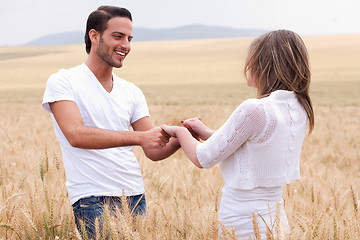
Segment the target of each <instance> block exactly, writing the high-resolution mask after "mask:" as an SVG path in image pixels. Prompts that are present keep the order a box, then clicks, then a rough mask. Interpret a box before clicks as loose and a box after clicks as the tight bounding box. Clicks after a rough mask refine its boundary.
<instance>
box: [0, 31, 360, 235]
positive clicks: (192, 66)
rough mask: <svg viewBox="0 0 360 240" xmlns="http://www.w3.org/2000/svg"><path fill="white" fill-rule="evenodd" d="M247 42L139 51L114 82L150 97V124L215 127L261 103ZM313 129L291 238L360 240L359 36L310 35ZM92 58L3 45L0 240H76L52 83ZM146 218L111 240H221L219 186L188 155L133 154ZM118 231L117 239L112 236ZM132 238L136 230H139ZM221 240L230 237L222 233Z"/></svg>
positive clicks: (119, 224)
mask: <svg viewBox="0 0 360 240" xmlns="http://www.w3.org/2000/svg"><path fill="white" fill-rule="evenodd" d="M251 40H252V39H251V38H240V39H216V40H193V41H163V42H161V41H159V42H134V43H133V44H132V47H133V49H132V53H131V54H130V55H129V56H128V58H127V59H126V60H125V64H124V67H123V68H121V69H116V70H115V72H116V74H117V75H118V76H120V77H123V78H125V79H127V80H128V81H131V82H134V83H135V84H137V85H138V86H139V87H140V88H141V89H142V90H143V92H144V94H145V96H146V98H147V101H148V104H149V108H150V114H151V118H152V121H153V123H154V124H155V125H160V124H163V123H172V124H179V122H180V121H181V120H183V119H186V118H189V117H193V116H201V117H202V119H203V121H204V122H205V123H206V124H207V125H208V126H210V127H212V128H215V129H216V128H218V127H219V126H220V125H221V124H222V123H223V122H224V121H225V120H226V118H227V117H228V116H229V115H230V114H231V113H232V111H233V110H234V109H235V108H236V106H237V105H238V104H240V103H241V102H242V101H243V100H245V99H247V98H250V97H255V91H254V90H253V89H250V88H248V87H247V86H246V84H245V79H244V77H243V74H242V68H243V64H244V59H245V56H246V51H247V47H248V45H249V44H250V42H251ZM304 41H305V43H306V45H307V47H308V50H309V54H310V60H311V68H312V84H311V97H312V100H313V104H314V110H315V129H314V132H313V133H312V134H311V135H310V136H307V137H306V139H305V142H304V145H303V151H302V155H301V180H299V181H295V182H293V183H291V184H289V185H287V186H285V187H284V193H283V198H284V201H285V211H286V212H287V216H288V220H289V224H290V227H291V233H290V235H288V236H286V237H285V236H282V235H280V237H284V238H285V239H360V213H359V211H360V185H359V182H360V148H359V144H360V120H359V119H360V44H359V43H360V35H343V36H311V37H310V36H308V37H304ZM85 59H86V54H85V50H84V46H82V45H71V46H46V47H0V139H1V142H0V188H1V191H0V239H79V235H78V234H77V231H76V227H75V224H74V219H73V215H72V209H71V206H70V204H69V200H68V198H67V192H66V189H65V181H66V179H65V173H64V168H63V165H62V160H61V152H60V148H59V144H58V142H57V139H56V137H55V134H54V131H53V127H52V123H51V119H50V115H49V114H48V113H47V112H45V111H44V110H42V109H41V107H40V104H41V100H42V94H43V91H44V87H45V84H46V80H47V78H48V77H49V75H50V74H52V73H54V72H56V71H58V70H59V69H60V68H69V67H72V66H75V65H78V64H80V63H82V62H83V61H84V60H85ZM135 153H136V155H137V156H138V159H139V162H140V164H141V167H142V172H143V176H144V182H145V189H146V197H147V202H148V210H147V215H146V217H145V218H142V219H137V221H135V222H133V221H132V220H130V219H129V216H128V215H127V214H126V213H125V214H124V215H123V216H121V217H119V218H118V219H110V220H111V221H109V222H108V223H107V225H106V226H107V229H109V231H110V232H111V236H113V238H114V239H216V238H217V234H218V232H217V231H218V230H217V229H218V222H217V210H218V206H219V200H220V198H221V188H222V186H223V179H222V177H221V174H220V171H219V167H218V166H216V167H214V168H213V169H208V170H204V169H197V168H196V167H194V166H193V165H192V163H190V161H189V160H187V159H186V157H185V155H184V154H183V152H182V151H181V150H179V151H178V152H177V153H176V154H174V155H173V156H171V157H169V158H168V159H166V160H164V161H160V162H152V161H150V160H148V159H147V158H146V157H145V156H144V154H143V153H142V151H141V149H140V148H138V147H135ZM116 229H117V230H116ZM134 229H136V230H135V231H134ZM224 231H225V238H226V239H234V236H233V233H232V231H231V229H224Z"/></svg>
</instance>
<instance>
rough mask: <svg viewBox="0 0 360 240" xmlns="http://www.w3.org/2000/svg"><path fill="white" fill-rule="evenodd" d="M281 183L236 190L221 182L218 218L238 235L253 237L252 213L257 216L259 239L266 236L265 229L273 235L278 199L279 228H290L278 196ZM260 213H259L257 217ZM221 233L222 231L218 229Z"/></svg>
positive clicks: (280, 192) (285, 230)
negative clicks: (274, 185)
mask: <svg viewBox="0 0 360 240" xmlns="http://www.w3.org/2000/svg"><path fill="white" fill-rule="evenodd" d="M281 194H282V186H279V187H271V188H255V189H251V190H238V189H232V188H230V187H228V186H226V185H225V186H224V188H223V189H222V198H221V202H220V208H219V221H220V222H221V223H222V224H223V225H225V226H226V227H227V229H228V230H230V232H231V230H232V229H234V230H235V234H236V237H237V239H249V237H250V236H251V239H256V238H255V234H254V226H253V225H254V224H253V213H254V214H255V216H256V220H257V224H258V227H259V232H260V234H261V239H266V233H267V231H268V229H270V230H271V231H272V233H273V234H274V236H275V235H276V233H275V226H276V224H277V223H276V208H277V203H279V207H280V208H279V210H280V224H278V226H281V228H280V229H281V230H282V232H288V231H289V225H288V221H287V218H286V214H285V211H284V206H283V199H282V197H281ZM260 216H261V217H260ZM219 232H220V235H221V234H222V235H223V236H225V232H224V231H222V229H221V227H220V229H219Z"/></svg>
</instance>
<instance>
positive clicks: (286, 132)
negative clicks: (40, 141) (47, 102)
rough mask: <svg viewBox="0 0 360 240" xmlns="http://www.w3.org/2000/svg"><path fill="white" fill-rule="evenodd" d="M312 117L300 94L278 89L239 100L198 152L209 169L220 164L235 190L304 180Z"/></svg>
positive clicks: (223, 174)
mask: <svg viewBox="0 0 360 240" xmlns="http://www.w3.org/2000/svg"><path fill="white" fill-rule="evenodd" d="M307 122H308V120H307V115H306V111H305V110H304V108H303V107H302V105H301V104H300V103H299V101H298V100H297V98H296V96H295V94H294V93H293V92H290V91H284V90H278V91H275V92H273V93H271V95H270V96H268V97H265V98H262V99H249V100H246V101H244V102H243V103H242V104H240V105H239V106H238V107H237V108H236V110H235V111H234V112H233V113H232V115H231V116H230V117H229V119H228V120H227V121H226V122H225V123H224V125H222V126H221V127H220V128H219V129H218V130H217V131H216V132H215V133H214V134H213V135H212V136H211V137H210V138H209V139H207V140H206V141H205V142H202V143H200V144H198V146H197V148H196V154H197V157H198V160H199V162H200V164H201V166H203V167H204V168H211V167H213V166H214V165H216V164H217V163H221V165H220V166H221V173H222V176H223V178H224V181H225V184H227V185H228V186H230V187H231V188H234V189H253V188H255V187H275V186H282V185H284V184H288V183H289V182H290V181H293V180H296V179H299V178H300V169H299V160H300V152H301V147H302V143H303V141H304V138H305V135H306V130H307Z"/></svg>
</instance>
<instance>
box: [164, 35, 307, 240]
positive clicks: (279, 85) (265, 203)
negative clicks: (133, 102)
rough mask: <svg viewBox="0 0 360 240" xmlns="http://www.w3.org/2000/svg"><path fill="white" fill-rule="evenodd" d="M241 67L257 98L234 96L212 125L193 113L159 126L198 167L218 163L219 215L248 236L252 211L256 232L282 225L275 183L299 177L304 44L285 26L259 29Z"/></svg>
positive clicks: (242, 235)
mask: <svg viewBox="0 0 360 240" xmlns="http://www.w3.org/2000/svg"><path fill="white" fill-rule="evenodd" d="M244 73H245V77H246V79H247V84H248V86H250V87H255V88H256V89H257V98H256V99H248V100H246V101H244V102H243V103H241V104H240V105H239V106H238V107H237V108H236V110H235V111H234V112H233V113H232V115H231V116H230V117H229V118H228V119H227V121H226V122H225V123H224V125H222V126H221V127H220V128H219V129H218V130H217V131H214V130H211V129H210V128H208V127H206V126H205V125H204V124H203V123H202V122H201V121H200V119H198V118H192V119H189V120H186V121H184V122H183V125H184V127H176V126H166V125H163V126H162V128H163V129H164V131H166V132H167V133H168V134H169V135H171V136H174V137H177V138H178V139H179V142H180V144H181V147H182V149H183V151H184V152H185V154H186V155H187V157H188V158H189V159H190V160H191V161H192V162H193V163H194V164H195V165H196V166H197V167H199V168H211V167H213V166H215V165H216V164H217V163H220V164H221V173H222V176H223V178H224V181H225V185H224V187H223V190H222V199H221V202H220V209H219V221H220V222H221V223H222V224H224V225H225V226H226V227H229V228H235V233H236V236H237V237H238V238H241V239H247V238H249V236H252V238H254V237H255V234H254V226H253V225H254V224H253V223H254V221H253V218H254V217H255V218H256V220H257V221H256V222H257V225H258V226H257V227H255V228H256V232H259V233H260V235H261V238H266V234H267V232H269V233H270V234H274V235H275V231H274V229H275V226H282V227H283V229H285V230H288V229H289V226H288V222H287V218H286V214H285V212H284V207H283V200H282V196H281V195H282V186H284V185H286V184H288V183H290V182H291V181H293V180H297V179H299V178H300V169H299V161H300V152H301V148H302V144H303V141H304V138H305V135H306V130H307V128H308V129H309V133H311V131H312V129H313V127H314V113H313V108H312V104H311V99H310V96H309V85H310V75H311V74H310V69H309V60H308V53H307V50H306V47H305V44H304V42H303V41H302V39H301V38H300V36H299V35H297V34H296V33H294V32H292V31H288V30H278V31H272V32H269V33H266V34H264V35H262V36H260V37H258V38H256V39H255V40H254V41H253V42H252V43H251V45H250V47H249V50H248V56H247V59H246V63H245V68H244ZM189 130H190V131H189ZM190 132H191V133H190ZM197 139H201V140H204V141H202V142H200V141H198V140H197ZM277 209H278V210H279V211H280V214H278V216H280V218H279V217H276V215H277V214H276V212H277ZM276 219H277V221H278V223H276V222H275V220H276Z"/></svg>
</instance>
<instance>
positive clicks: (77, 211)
mask: <svg viewBox="0 0 360 240" xmlns="http://www.w3.org/2000/svg"><path fill="white" fill-rule="evenodd" d="M126 201H127V204H128V206H129V210H130V212H131V213H132V215H133V216H134V217H135V216H137V215H144V214H146V199H145V194H140V195H136V196H128V197H126ZM105 205H108V206H109V211H110V214H111V215H113V216H114V215H115V214H116V213H117V211H116V209H120V210H121V209H122V202H121V197H107V196H98V197H94V196H92V197H86V198H82V199H80V200H78V201H77V202H75V203H74V204H73V205H72V207H73V211H74V217H75V223H76V226H77V228H78V230H79V232H80V234H81V235H82V236H84V235H85V233H83V232H82V229H83V228H82V226H81V223H80V221H81V222H82V224H83V227H85V231H86V234H87V236H88V238H89V239H95V236H96V232H95V220H96V218H98V219H99V227H100V229H98V230H100V232H102V225H103V219H102V217H103V214H104V206H105Z"/></svg>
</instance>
